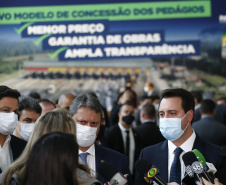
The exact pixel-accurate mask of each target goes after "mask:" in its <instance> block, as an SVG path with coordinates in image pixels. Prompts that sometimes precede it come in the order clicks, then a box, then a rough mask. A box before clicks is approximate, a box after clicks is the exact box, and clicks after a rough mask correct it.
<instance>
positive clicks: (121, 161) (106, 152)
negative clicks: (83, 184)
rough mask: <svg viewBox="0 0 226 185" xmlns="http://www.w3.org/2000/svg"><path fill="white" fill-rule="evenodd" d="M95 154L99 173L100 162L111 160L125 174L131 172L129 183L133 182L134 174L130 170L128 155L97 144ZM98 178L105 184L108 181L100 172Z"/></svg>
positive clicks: (129, 184) (130, 184)
mask: <svg viewBox="0 0 226 185" xmlns="http://www.w3.org/2000/svg"><path fill="white" fill-rule="evenodd" d="M95 156H96V172H97V174H98V169H99V166H100V164H101V163H102V162H104V161H107V162H110V163H111V164H112V165H113V166H114V167H115V168H116V169H117V170H118V171H119V172H120V173H122V174H123V175H124V174H129V177H128V185H132V184H133V182H132V176H131V173H130V170H129V161H128V157H127V156H126V155H124V154H121V153H119V152H116V151H114V150H111V149H109V148H105V147H103V146H100V145H95ZM97 179H98V180H99V181H100V182H102V183H103V184H104V183H107V181H106V180H105V179H104V178H103V177H102V176H101V175H100V174H98V176H97Z"/></svg>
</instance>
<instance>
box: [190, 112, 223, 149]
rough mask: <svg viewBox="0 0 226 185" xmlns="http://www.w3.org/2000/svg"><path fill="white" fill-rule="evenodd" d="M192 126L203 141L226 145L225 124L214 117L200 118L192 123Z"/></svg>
mask: <svg viewBox="0 0 226 185" xmlns="http://www.w3.org/2000/svg"><path fill="white" fill-rule="evenodd" d="M192 128H193V129H194V130H195V132H196V133H197V134H198V135H199V136H200V137H201V139H203V140H204V141H208V142H210V143H213V144H215V145H218V146H222V145H226V126H224V125H223V124H222V123H220V122H219V121H217V120H216V119H215V118H213V117H204V118H201V119H200V120H199V121H196V122H194V123H193V125H192Z"/></svg>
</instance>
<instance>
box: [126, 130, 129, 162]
mask: <svg viewBox="0 0 226 185" xmlns="http://www.w3.org/2000/svg"><path fill="white" fill-rule="evenodd" d="M129 149H130V137H129V130H126V155H127V156H128V158H129Z"/></svg>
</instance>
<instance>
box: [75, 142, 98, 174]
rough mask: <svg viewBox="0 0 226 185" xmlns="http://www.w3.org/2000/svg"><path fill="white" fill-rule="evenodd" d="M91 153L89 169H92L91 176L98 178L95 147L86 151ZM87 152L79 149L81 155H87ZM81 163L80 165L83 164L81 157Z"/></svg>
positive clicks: (88, 160) (88, 157) (88, 161)
mask: <svg viewBox="0 0 226 185" xmlns="http://www.w3.org/2000/svg"><path fill="white" fill-rule="evenodd" d="M86 152H88V153H89V155H88V156H87V159H86V161H87V164H88V166H89V168H90V169H91V175H92V176H93V177H96V160H95V145H94V144H93V145H91V147H90V148H89V149H88V150H87V151H86ZM86 152H82V151H81V150H80V149H79V154H81V153H86ZM79 161H80V163H82V160H81V158H80V157H79Z"/></svg>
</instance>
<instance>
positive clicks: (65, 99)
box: [58, 93, 76, 110]
mask: <svg viewBox="0 0 226 185" xmlns="http://www.w3.org/2000/svg"><path fill="white" fill-rule="evenodd" d="M75 98H76V96H75V95H73V94H71V93H67V94H62V95H61V96H60V98H59V100H58V105H59V106H60V108H65V109H67V110H69V107H70V105H71V102H72V101H73V100H74V99H75Z"/></svg>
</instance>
